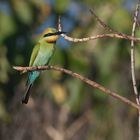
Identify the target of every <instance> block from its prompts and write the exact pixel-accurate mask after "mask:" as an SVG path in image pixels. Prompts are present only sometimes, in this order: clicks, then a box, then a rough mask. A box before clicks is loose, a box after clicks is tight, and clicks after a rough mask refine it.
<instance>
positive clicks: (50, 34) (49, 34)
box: [43, 33, 55, 37]
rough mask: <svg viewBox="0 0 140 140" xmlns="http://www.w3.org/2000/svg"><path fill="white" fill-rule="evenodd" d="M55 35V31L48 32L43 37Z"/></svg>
mask: <svg viewBox="0 0 140 140" xmlns="http://www.w3.org/2000/svg"><path fill="white" fill-rule="evenodd" d="M53 35H55V33H48V34H45V35H44V36H43V37H48V36H53Z"/></svg>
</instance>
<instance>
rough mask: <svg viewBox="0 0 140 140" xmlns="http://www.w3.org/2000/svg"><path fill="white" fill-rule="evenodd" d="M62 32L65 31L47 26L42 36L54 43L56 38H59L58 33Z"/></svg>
mask: <svg viewBox="0 0 140 140" xmlns="http://www.w3.org/2000/svg"><path fill="white" fill-rule="evenodd" d="M63 33H66V32H61V31H57V30H56V29H55V28H47V29H46V30H45V31H44V32H43V33H42V37H43V39H45V41H46V42H48V43H55V42H56V40H57V39H58V38H59V35H61V34H63Z"/></svg>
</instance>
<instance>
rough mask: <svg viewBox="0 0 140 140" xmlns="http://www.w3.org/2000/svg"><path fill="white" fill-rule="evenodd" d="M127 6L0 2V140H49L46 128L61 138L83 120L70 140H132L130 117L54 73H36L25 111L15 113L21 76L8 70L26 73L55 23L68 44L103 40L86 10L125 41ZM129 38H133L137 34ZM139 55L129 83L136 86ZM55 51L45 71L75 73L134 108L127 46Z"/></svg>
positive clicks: (129, 111) (120, 1) (92, 0)
mask: <svg viewBox="0 0 140 140" xmlns="http://www.w3.org/2000/svg"><path fill="white" fill-rule="evenodd" d="M134 4H135V2H133V1H129V0H128V1H127V0H104V1H99V0H81V1H79V0H77V1H76V0H53V1H51V0H39V1H38V0H28V1H25V0H5V1H4V0H3V1H0V138H1V140H9V139H12V140H16V139H21V140H22V139H23V140H24V139H30V140H39V139H41V140H44V139H48V140H49V139H51V138H50V136H49V134H48V133H47V129H46V128H47V127H48V126H50V125H52V126H54V127H55V128H57V129H60V130H61V131H62V134H65V133H66V128H68V127H69V126H71V124H73V123H74V122H76V121H77V120H79V118H81V117H82V116H85V115H87V116H89V117H88V118H90V119H87V117H84V119H87V123H85V124H84V125H83V126H82V127H81V129H79V131H78V132H76V133H75V134H74V135H73V136H72V137H71V138H69V139H73V140H79V139H80V140H94V139H96V140H112V139H113V140H118V139H119V140H124V139H127V140H132V139H136V138H137V119H136V117H137V112H136V110H134V109H133V108H131V107H128V106H126V105H124V104H123V103H121V102H120V101H117V100H115V99H113V98H112V97H108V96H106V95H105V94H104V93H102V92H100V91H99V90H97V89H92V88H91V87H89V86H87V85H85V84H84V83H82V82H81V81H80V80H78V79H75V78H72V77H70V76H68V75H65V74H63V73H60V72H55V71H45V72H42V74H41V76H40V77H39V79H38V80H37V81H36V82H35V84H34V87H33V89H32V96H31V98H30V101H29V103H28V104H27V105H21V104H20V99H21V97H22V95H23V94H24V90H25V83H26V79H27V75H26V74H25V75H20V74H19V73H18V72H17V71H14V70H13V69H12V66H13V65H21V66H27V65H28V63H29V59H30V54H31V51H32V48H33V46H34V44H35V42H36V41H37V38H38V35H39V34H40V33H41V32H42V31H43V30H44V29H45V28H47V27H49V26H51V27H57V22H58V16H59V15H61V17H62V26H63V30H64V31H66V32H68V34H69V35H70V36H73V37H79V38H80V37H86V36H91V35H96V34H103V33H105V32H107V31H106V30H105V29H104V28H102V27H101V26H100V25H99V23H98V22H97V21H96V20H95V18H94V17H93V15H91V14H90V12H89V9H90V8H94V10H95V12H96V13H97V14H98V16H99V17H100V18H101V19H102V20H103V21H105V22H106V23H107V24H108V25H109V26H110V27H112V28H113V29H115V30H117V31H119V32H123V33H127V34H131V28H132V22H133V21H132V12H133V9H134V7H135V5H134ZM136 34H137V36H139V34H140V32H139V30H137V32H136ZM138 47H139V46H138V45H137V49H136V75H137V77H136V78H137V82H138V85H139V86H140V84H139V83H140V78H139V77H140V72H139V69H140V62H139V58H140V54H139V48H138ZM56 48H57V49H56V52H55V55H54V57H53V59H52V60H51V64H52V65H58V66H61V67H64V68H66V69H70V70H72V71H75V72H77V73H80V74H81V75H84V76H86V77H88V78H90V79H92V80H94V81H97V82H99V83H100V84H102V85H104V86H106V87H108V88H110V89H111V90H113V91H116V92H117V93H119V94H121V95H123V96H126V97H128V98H129V99H132V100H134V95H133V94H132V93H133V89H132V83H131V74H130V41H126V40H121V39H114V38H111V39H100V40H94V41H89V42H86V43H77V44H71V43H70V42H67V41H65V40H64V39H62V38H60V39H59V41H58V42H57V45H56ZM138 88H140V87H138ZM89 112H92V113H89ZM88 114H89V115H88ZM65 120H66V122H65ZM81 122H84V120H83V121H81ZM81 122H80V123H81ZM62 126H63V127H62ZM77 126H78V125H76V126H75V127H77ZM75 127H74V128H75ZM29 130H32V131H29ZM60 134H61V133H60ZM65 139H66V140H69V139H67V138H65ZM57 140H59V138H58V139H57Z"/></svg>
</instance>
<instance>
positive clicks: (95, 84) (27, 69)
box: [13, 66, 140, 110]
mask: <svg viewBox="0 0 140 140" xmlns="http://www.w3.org/2000/svg"><path fill="white" fill-rule="evenodd" d="M13 68H14V69H15V70H18V71H33V70H50V69H52V70H56V71H61V72H63V73H66V74H68V75H71V76H72V77H75V78H78V79H80V80H81V81H83V82H84V83H86V84H88V85H89V86H91V87H92V88H97V89H99V90H101V91H102V92H104V93H105V94H107V95H109V96H112V97H113V98H115V99H118V100H120V101H122V102H123V103H125V104H127V105H130V106H132V107H134V108H136V109H138V110H139V109H140V108H139V105H137V104H135V103H133V102H132V101H130V100H128V99H127V98H125V97H123V96H120V95H118V94H117V93H116V92H113V91H111V90H109V89H107V88H105V87H103V86H102V85H100V84H98V83H96V82H94V81H91V80H90V79H88V78H86V77H84V76H82V75H80V74H78V73H75V72H72V71H70V70H67V69H64V68H60V67H56V66H38V67H20V66H15V67H13Z"/></svg>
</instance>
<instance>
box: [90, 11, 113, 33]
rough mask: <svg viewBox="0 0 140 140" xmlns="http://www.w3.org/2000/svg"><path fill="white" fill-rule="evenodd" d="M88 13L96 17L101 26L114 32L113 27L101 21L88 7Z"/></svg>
mask: <svg viewBox="0 0 140 140" xmlns="http://www.w3.org/2000/svg"><path fill="white" fill-rule="evenodd" d="M89 11H90V13H91V14H92V15H93V16H94V17H95V18H96V20H97V21H98V22H99V23H100V25H101V26H103V27H104V28H105V29H107V30H108V31H109V32H116V31H115V30H114V29H112V28H111V27H109V26H108V25H107V24H106V23H105V22H103V21H102V20H101V19H100V18H99V17H98V16H97V15H96V13H95V12H94V10H93V9H89Z"/></svg>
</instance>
